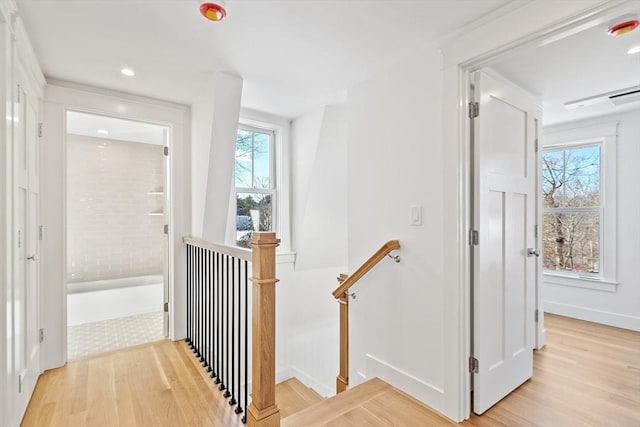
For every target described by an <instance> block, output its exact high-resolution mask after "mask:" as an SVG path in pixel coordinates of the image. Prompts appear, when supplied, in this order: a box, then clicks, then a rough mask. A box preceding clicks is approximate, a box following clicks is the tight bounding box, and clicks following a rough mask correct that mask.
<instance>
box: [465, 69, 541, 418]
mask: <svg viewBox="0 0 640 427" xmlns="http://www.w3.org/2000/svg"><path fill="white" fill-rule="evenodd" d="M473 81H474V85H473V86H474V89H473V92H474V95H475V99H476V101H477V102H478V103H479V116H478V117H476V118H475V119H474V121H473V132H474V135H473V136H474V137H473V154H474V200H473V206H474V219H473V223H474V229H475V230H477V231H478V236H477V245H475V246H474V247H473V262H474V266H473V267H474V272H473V310H474V313H473V344H472V347H473V355H474V357H475V359H476V360H477V368H476V369H475V370H474V375H473V411H474V412H475V413H477V414H481V413H483V412H484V411H486V410H487V409H488V408H490V407H491V406H492V405H494V404H495V403H496V402H498V401H499V400H500V399H502V398H503V397H504V396H506V395H507V394H509V393H510V392H511V391H512V390H514V389H515V388H517V387H518V386H519V385H520V384H522V383H523V382H524V381H526V380H527V379H528V378H530V377H531V376H532V375H533V346H534V330H535V328H534V308H535V300H534V299H535V282H534V281H535V268H536V262H535V258H536V257H535V256H529V255H528V248H535V239H534V227H535V206H536V204H535V177H536V173H535V118H536V115H537V107H536V104H535V102H534V100H533V98H532V97H531V96H529V95H528V94H527V93H526V92H524V91H522V90H521V89H519V88H517V87H515V86H514V85H512V84H510V83H508V82H506V81H504V80H503V79H501V78H500V77H499V76H497V75H493V74H492V75H489V74H487V72H477V73H475V74H474V76H473Z"/></svg>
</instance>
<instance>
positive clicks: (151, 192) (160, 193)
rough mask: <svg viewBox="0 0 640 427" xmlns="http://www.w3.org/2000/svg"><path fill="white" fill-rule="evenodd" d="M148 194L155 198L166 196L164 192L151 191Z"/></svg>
mask: <svg viewBox="0 0 640 427" xmlns="http://www.w3.org/2000/svg"><path fill="white" fill-rule="evenodd" d="M147 194H149V195H151V196H153V195H162V194H164V191H149V192H148V193H147Z"/></svg>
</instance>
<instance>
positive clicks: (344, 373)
mask: <svg viewBox="0 0 640 427" xmlns="http://www.w3.org/2000/svg"><path fill="white" fill-rule="evenodd" d="M397 249H400V242H398V241H397V240H389V241H388V242H387V243H385V244H384V245H383V246H382V247H381V248H380V249H378V251H377V252H376V253H375V254H373V255H372V256H371V257H370V258H369V259H368V260H366V261H365V262H364V264H362V265H361V266H360V267H359V268H358V269H357V270H356V271H355V272H354V273H353V274H351V275H346V274H341V275H340V276H339V277H338V278H337V280H338V282H339V283H340V286H338V287H337V288H336V290H335V291H333V296H334V298H335V299H336V300H337V301H338V302H339V303H340V372H339V374H338V376H337V378H336V393H342V392H343V391H345V390H346V389H347V386H348V385H349V297H351V298H355V294H354V293H351V292H349V291H350V289H351V287H352V286H353V285H355V284H356V282H357V281H358V280H360V279H361V278H362V277H363V276H364V275H365V274H367V273H368V272H369V270H371V269H372V268H373V267H375V266H376V264H378V263H379V262H380V261H382V260H383V259H384V258H385V257H387V256H388V257H390V258H392V259H393V260H394V261H395V262H400V256H399V255H395V256H392V255H391V254H390V253H391V251H394V250H397Z"/></svg>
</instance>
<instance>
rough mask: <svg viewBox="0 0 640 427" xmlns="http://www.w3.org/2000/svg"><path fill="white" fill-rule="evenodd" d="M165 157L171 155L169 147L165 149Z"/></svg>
mask: <svg viewBox="0 0 640 427" xmlns="http://www.w3.org/2000/svg"><path fill="white" fill-rule="evenodd" d="M164 155H165V156H168V155H169V147H167V146H165V147H164Z"/></svg>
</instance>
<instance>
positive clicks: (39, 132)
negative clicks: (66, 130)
mask: <svg viewBox="0 0 640 427" xmlns="http://www.w3.org/2000/svg"><path fill="white" fill-rule="evenodd" d="M38 138H42V123H38Z"/></svg>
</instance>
